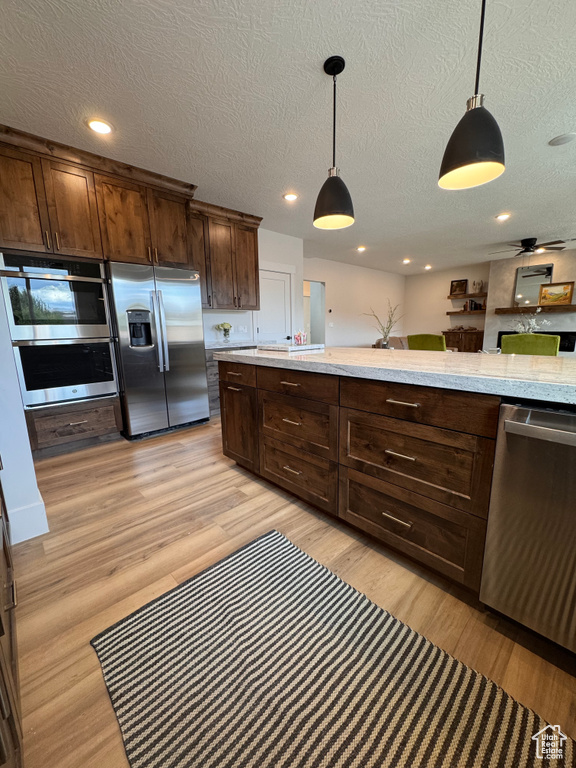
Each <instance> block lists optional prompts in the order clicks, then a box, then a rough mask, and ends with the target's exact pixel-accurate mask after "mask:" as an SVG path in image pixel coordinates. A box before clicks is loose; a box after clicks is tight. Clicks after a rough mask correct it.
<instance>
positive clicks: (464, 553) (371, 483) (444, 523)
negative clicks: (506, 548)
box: [339, 466, 486, 590]
mask: <svg viewBox="0 0 576 768" xmlns="http://www.w3.org/2000/svg"><path fill="white" fill-rule="evenodd" d="M339 514H340V517H341V518H343V519H344V520H347V521H348V522H350V523H352V524H353V525H356V526H357V527H358V528H361V529H362V530H364V531H367V532H368V533H370V534H372V535H373V536H375V537H376V538H378V539H380V540H381V541H383V542H385V543H386V544H389V545H391V546H393V547H394V548H395V549H398V550H399V551H401V552H404V553H405V554H407V555H409V556H410V557H413V558H414V559H415V560H418V561H419V562H421V563H423V564H425V565H428V566H430V567H432V568H435V569H436V570H437V571H439V572H440V573H443V574H444V575H446V576H449V577H450V578H451V579H454V580H455V581H458V582H460V583H461V584H465V585H466V586H468V587H471V588H472V589H475V590H478V589H479V587H480V574H481V570H482V556H483V552H484V539H485V535H486V524H485V522H484V521H483V520H480V519H479V518H477V517H474V516H472V515H468V514H466V513H465V512H459V511H458V510H455V509H450V508H449V507H446V506H445V505H443V504H438V503H437V502H434V501H431V500H430V499H426V498H423V497H421V496H418V495H417V494H415V493H410V492H409V491H405V490H404V489H402V488H398V487H395V486H393V485H389V484H388V483H385V482H382V481H381V480H377V479H375V478H372V477H369V476H367V475H364V474H361V473H360V472H355V471H354V470H353V469H347V468H346V467H342V466H341V467H340V512H339Z"/></svg>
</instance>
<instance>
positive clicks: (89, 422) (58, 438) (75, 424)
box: [34, 405, 118, 448]
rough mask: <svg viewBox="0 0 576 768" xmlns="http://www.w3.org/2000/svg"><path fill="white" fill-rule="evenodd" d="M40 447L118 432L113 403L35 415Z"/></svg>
mask: <svg viewBox="0 0 576 768" xmlns="http://www.w3.org/2000/svg"><path fill="white" fill-rule="evenodd" d="M34 427H35V430H36V437H37V444H38V448H48V447H49V446H52V445H62V444H63V443H71V442H73V441H74V440H83V439H84V438H87V437H97V436H99V435H108V434H111V433H113V432H118V427H117V425H116V414H115V409H114V406H113V405H102V406H96V407H92V408H86V409H83V410H81V411H80V410H74V411H64V412H55V413H53V414H48V413H43V414H42V415H38V416H34Z"/></svg>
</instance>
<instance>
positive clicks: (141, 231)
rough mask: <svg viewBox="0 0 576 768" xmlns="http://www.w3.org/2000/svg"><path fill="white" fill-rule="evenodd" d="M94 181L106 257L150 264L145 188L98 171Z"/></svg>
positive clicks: (150, 253)
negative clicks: (101, 174) (99, 173)
mask: <svg viewBox="0 0 576 768" xmlns="http://www.w3.org/2000/svg"><path fill="white" fill-rule="evenodd" d="M95 182H96V198H97V200H98V216H99V219H100V232H101V234H102V248H103V251H104V256H105V258H107V259H110V260H111V261H128V262H134V263H136V264H151V263H152V242H151V239H150V222H149V219H148V206H147V201H146V192H147V190H146V187H141V186H140V185H139V184H133V183H132V182H130V181H123V180H120V179H115V178H112V177H110V176H100V175H98V174H96V176H95Z"/></svg>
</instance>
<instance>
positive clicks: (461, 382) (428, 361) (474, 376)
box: [214, 347, 576, 405]
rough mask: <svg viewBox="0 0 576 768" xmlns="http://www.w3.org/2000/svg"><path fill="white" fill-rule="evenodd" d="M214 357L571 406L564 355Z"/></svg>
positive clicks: (259, 353) (376, 352)
mask: <svg viewBox="0 0 576 768" xmlns="http://www.w3.org/2000/svg"><path fill="white" fill-rule="evenodd" d="M214 359H215V360H233V361H235V362H238V363H250V364H252V365H263V366H268V367H271V368H287V369H289V370H296V371H313V372H317V373H330V374H334V375H337V376H351V377H353V378H360V379H375V380H380V381H394V382H400V383H402V384H419V385H421V386H428V387H440V388H442V389H457V390H462V391H465V392H479V393H484V394H491V395H502V396H503V397H516V398H522V399H526V400H541V401H545V402H550V403H566V404H571V405H576V359H573V358H568V357H543V356H535V355H482V354H478V353H474V354H472V353H464V352H416V351H410V350H392V349H365V348H346V347H329V348H327V349H326V350H325V351H324V352H309V353H308V354H298V353H290V354H287V353H282V352H268V351H263V350H257V349H246V350H241V351H237V352H234V351H233V350H231V351H229V352H217V353H216V354H215V355H214Z"/></svg>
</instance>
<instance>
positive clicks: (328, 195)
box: [314, 56, 354, 229]
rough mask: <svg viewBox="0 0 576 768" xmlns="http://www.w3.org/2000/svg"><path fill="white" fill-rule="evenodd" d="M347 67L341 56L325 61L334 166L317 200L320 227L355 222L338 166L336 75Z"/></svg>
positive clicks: (329, 227)
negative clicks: (331, 96) (330, 97)
mask: <svg viewBox="0 0 576 768" xmlns="http://www.w3.org/2000/svg"><path fill="white" fill-rule="evenodd" d="M344 67H345V61H344V59H343V58H342V57H341V56H331V57H330V58H329V59H326V61H325V62H324V72H326V74H327V75H330V76H331V77H332V78H333V82H334V108H333V123H332V168H330V170H329V171H328V178H327V179H326V181H325V182H324V184H323V185H322V189H321V190H320V192H319V194H318V198H317V200H316V207H315V208H314V226H315V227H317V228H318V229H344V228H345V227H349V226H351V225H352V224H354V206H353V205H352V198H351V197H350V192H348V187H347V186H346V184H344V182H343V181H342V179H341V178H340V171H339V170H338V168H336V76H337V75H339V74H340V73H341V72H342V71H343V70H344Z"/></svg>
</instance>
